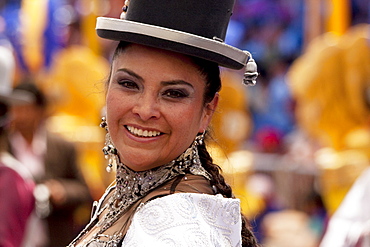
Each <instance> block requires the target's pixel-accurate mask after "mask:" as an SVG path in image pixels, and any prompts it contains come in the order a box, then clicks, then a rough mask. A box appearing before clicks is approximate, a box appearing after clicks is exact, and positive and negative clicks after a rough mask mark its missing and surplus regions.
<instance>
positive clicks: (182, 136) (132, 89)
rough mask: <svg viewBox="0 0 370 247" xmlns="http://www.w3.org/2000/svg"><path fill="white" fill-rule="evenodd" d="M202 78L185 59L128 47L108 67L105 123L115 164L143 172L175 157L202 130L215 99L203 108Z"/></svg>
mask: <svg viewBox="0 0 370 247" xmlns="http://www.w3.org/2000/svg"><path fill="white" fill-rule="evenodd" d="M205 85H206V84H205V79H204V78H203V76H202V75H201V74H200V72H199V71H198V69H197V68H196V66H195V65H193V64H192V63H191V60H190V58H188V57H186V56H183V55H180V54H177V53H172V52H169V51H164V50H160V49H155V48H149V47H146V46H140V45H129V46H128V47H126V49H125V50H124V51H123V52H122V53H120V55H118V56H117V57H116V58H115V60H114V61H113V64H112V74H111V77H110V81H109V86H108V91H107V123H108V128H109V132H110V135H111V138H112V141H113V143H114V145H115V147H116V148H117V150H118V153H119V156H120V159H121V162H122V163H123V164H125V165H126V166H128V167H129V168H131V169H132V170H134V171H143V170H148V169H151V168H154V167H158V166H161V165H163V164H166V163H168V162H170V161H171V160H173V159H175V158H177V157H178V156H179V155H180V154H181V153H183V152H184V151H185V150H186V149H187V148H188V147H189V146H190V145H191V143H192V142H193V140H194V138H195V136H196V135H197V133H200V132H203V131H204V130H205V129H206V128H207V126H208V124H209V122H210V120H211V116H212V113H213V111H214V110H215V108H216V106H217V101H218V95H216V97H215V98H214V99H213V100H212V101H211V102H210V103H206V104H204V92H205Z"/></svg>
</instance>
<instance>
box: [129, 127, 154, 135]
mask: <svg viewBox="0 0 370 247" xmlns="http://www.w3.org/2000/svg"><path fill="white" fill-rule="evenodd" d="M127 129H128V131H130V133H132V134H134V135H136V136H140V137H154V136H159V135H160V134H161V132H158V131H152V130H150V131H148V130H142V129H137V128H135V127H132V126H127Z"/></svg>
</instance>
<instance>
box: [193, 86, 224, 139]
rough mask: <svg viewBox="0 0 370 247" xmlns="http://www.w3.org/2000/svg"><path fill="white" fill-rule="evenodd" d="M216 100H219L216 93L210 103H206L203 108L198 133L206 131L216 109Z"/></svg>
mask: <svg viewBox="0 0 370 247" xmlns="http://www.w3.org/2000/svg"><path fill="white" fill-rule="evenodd" d="M218 99H219V94H218V93H216V94H215V97H213V99H212V101H211V102H209V103H207V104H206V106H205V107H204V112H203V118H202V122H201V124H200V128H199V132H198V133H203V132H204V131H206V130H207V128H208V125H209V123H210V122H211V120H212V116H213V113H214V112H215V111H216V108H217V105H218Z"/></svg>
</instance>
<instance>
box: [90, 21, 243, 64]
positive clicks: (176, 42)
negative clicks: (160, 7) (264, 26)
mask: <svg viewBox="0 0 370 247" xmlns="http://www.w3.org/2000/svg"><path fill="white" fill-rule="evenodd" d="M96 30H97V34H98V35H99V36H100V37H102V38H106V39H111V40H119V41H126V42H130V43H137V44H142V45H147V46H152V47H156V48H160V49H165V50H171V51H174V52H179V53H182V54H186V55H190V56H195V57H199V58H202V59H206V60H209V61H212V62H215V63H217V64H219V65H220V66H223V67H227V68H231V69H236V70H239V69H242V68H243V67H244V66H245V65H246V62H247V60H248V55H247V53H245V52H243V51H242V50H239V49H237V48H235V47H233V46H230V45H227V44H225V43H223V42H220V41H217V40H212V39H207V38H204V37H201V36H198V35H194V34H191V33H186V32H181V31H177V30H173V29H168V28H164V27H159V26H154V25H149V24H144V23H139V22H135V21H128V20H122V19H115V18H107V17H98V19H97V24H96Z"/></svg>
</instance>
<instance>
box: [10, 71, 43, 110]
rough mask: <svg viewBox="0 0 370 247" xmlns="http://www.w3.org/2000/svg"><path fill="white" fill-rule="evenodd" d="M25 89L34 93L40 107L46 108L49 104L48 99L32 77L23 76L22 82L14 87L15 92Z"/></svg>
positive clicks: (36, 102)
mask: <svg viewBox="0 0 370 247" xmlns="http://www.w3.org/2000/svg"><path fill="white" fill-rule="evenodd" d="M16 91H24V92H27V93H30V94H32V95H33V96H34V97H35V104H36V105H37V106H39V107H42V108H45V107H46V106H47V99H46V96H45V94H44V93H43V92H42V90H41V89H40V88H39V87H38V86H37V85H36V83H35V81H34V80H33V79H32V78H29V77H26V78H23V79H22V80H21V81H20V83H19V84H18V85H17V86H15V87H14V89H13V92H16Z"/></svg>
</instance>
